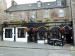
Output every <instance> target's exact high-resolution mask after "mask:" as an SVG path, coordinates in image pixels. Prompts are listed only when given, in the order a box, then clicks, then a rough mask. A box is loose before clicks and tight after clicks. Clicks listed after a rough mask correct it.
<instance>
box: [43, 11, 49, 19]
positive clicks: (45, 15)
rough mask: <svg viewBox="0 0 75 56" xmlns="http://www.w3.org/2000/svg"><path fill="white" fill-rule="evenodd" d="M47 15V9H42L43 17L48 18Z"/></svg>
mask: <svg viewBox="0 0 75 56" xmlns="http://www.w3.org/2000/svg"><path fill="white" fill-rule="evenodd" d="M48 17H49V10H44V12H43V18H48Z"/></svg>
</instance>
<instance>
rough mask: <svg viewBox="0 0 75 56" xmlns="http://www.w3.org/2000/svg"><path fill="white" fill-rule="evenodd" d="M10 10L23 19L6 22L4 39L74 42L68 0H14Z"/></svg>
mask: <svg viewBox="0 0 75 56" xmlns="http://www.w3.org/2000/svg"><path fill="white" fill-rule="evenodd" d="M11 2H12V3H11V5H12V6H11V7H9V8H8V9H7V10H5V11H6V13H8V14H11V15H13V16H15V17H18V18H20V21H18V20H16V19H14V20H15V22H14V21H12V22H6V23H3V41H15V42H28V43H30V42H34V43H41V44H44V43H45V44H50V45H59V46H63V45H65V44H70V45H71V44H73V27H72V26H73V24H72V19H71V15H70V7H69V6H68V4H67V2H68V0H56V1H53V2H42V1H37V3H29V4H20V5H18V4H17V3H16V2H15V1H14V0H12V1H11Z"/></svg>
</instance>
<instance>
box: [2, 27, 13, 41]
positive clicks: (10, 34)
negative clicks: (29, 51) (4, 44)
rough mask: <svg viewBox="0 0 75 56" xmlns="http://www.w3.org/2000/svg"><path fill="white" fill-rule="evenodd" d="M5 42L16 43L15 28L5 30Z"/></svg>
mask: <svg viewBox="0 0 75 56" xmlns="http://www.w3.org/2000/svg"><path fill="white" fill-rule="evenodd" d="M3 40H4V41H14V28H3Z"/></svg>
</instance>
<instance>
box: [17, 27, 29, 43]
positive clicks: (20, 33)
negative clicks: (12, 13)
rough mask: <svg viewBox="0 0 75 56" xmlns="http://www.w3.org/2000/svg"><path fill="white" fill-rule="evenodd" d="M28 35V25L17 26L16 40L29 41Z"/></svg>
mask: <svg viewBox="0 0 75 56" xmlns="http://www.w3.org/2000/svg"><path fill="white" fill-rule="evenodd" d="M27 36H28V34H27V32H26V27H16V42H28V41H27Z"/></svg>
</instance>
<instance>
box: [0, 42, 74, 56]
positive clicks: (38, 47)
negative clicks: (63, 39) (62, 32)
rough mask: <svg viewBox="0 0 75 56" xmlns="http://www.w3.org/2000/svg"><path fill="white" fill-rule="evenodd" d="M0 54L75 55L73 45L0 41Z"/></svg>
mask: <svg viewBox="0 0 75 56" xmlns="http://www.w3.org/2000/svg"><path fill="white" fill-rule="evenodd" d="M0 56H75V47H74V46H71V45H65V46H51V45H48V44H38V43H24V42H11V41H0Z"/></svg>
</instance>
